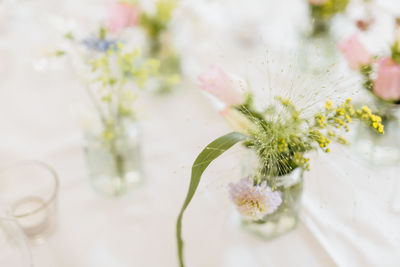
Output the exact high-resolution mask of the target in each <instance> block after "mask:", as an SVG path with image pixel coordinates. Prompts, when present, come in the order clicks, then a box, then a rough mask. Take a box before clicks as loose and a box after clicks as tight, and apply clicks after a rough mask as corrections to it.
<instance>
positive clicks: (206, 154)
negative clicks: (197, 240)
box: [176, 132, 248, 267]
mask: <svg viewBox="0 0 400 267" xmlns="http://www.w3.org/2000/svg"><path fill="white" fill-rule="evenodd" d="M246 139H248V136H246V135H243V134H241V133H237V132H232V133H229V134H226V135H224V136H221V137H219V138H217V139H216V140H214V141H213V142H211V143H210V144H209V145H208V146H207V147H206V148H204V149H203V151H201V153H200V154H199V155H198V156H197V158H196V160H195V161H194V163H193V166H192V177H191V179H190V185H189V190H188V192H187V195H186V199H185V202H184V203H183V206H182V209H181V212H180V213H179V216H178V219H177V222H176V239H177V245H178V257H179V264H180V266H181V267H184V262H183V240H182V217H183V213H184V212H185V210H186V208H187V206H188V205H189V203H190V201H191V200H192V198H193V196H194V193H195V192H196V189H197V187H198V185H199V183H200V179H201V175H202V174H203V172H204V171H205V170H206V169H207V167H208V165H210V163H211V162H212V161H213V160H214V159H216V158H218V157H219V156H220V155H221V154H222V153H224V152H225V151H227V150H228V149H229V148H231V147H232V146H233V145H235V144H236V143H238V142H241V141H245V140H246Z"/></svg>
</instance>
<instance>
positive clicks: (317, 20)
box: [308, 0, 350, 36]
mask: <svg viewBox="0 0 400 267" xmlns="http://www.w3.org/2000/svg"><path fill="white" fill-rule="evenodd" d="M308 2H309V8H310V13H311V18H312V23H313V29H312V32H311V36H316V35H319V34H323V33H326V32H327V31H328V30H329V23H330V21H331V19H332V18H333V16H335V15H336V14H338V13H340V12H343V11H345V9H346V7H347V5H348V4H349V2H350V0H308Z"/></svg>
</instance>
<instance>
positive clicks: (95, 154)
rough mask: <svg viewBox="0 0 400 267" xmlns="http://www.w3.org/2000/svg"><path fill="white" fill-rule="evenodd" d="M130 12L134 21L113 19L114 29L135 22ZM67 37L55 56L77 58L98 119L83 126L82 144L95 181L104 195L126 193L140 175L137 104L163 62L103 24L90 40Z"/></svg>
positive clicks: (133, 15)
mask: <svg viewBox="0 0 400 267" xmlns="http://www.w3.org/2000/svg"><path fill="white" fill-rule="evenodd" d="M130 14H131V15H130V16H131V18H130V19H126V20H124V19H121V21H119V22H114V23H113V24H112V25H111V24H110V25H109V26H110V29H112V30H115V31H116V30H117V29H119V28H120V26H121V25H131V23H133V20H134V19H135V13H132V12H131V13H130ZM64 38H65V39H66V40H68V41H69V42H70V44H71V47H73V48H71V47H70V48H69V49H66V50H59V51H57V52H56V55H57V56H64V55H67V56H70V57H71V58H72V60H73V61H77V62H75V63H76V64H75V65H76V66H75V67H76V68H77V72H78V74H79V75H81V76H82V77H83V78H84V81H85V83H86V86H85V88H86V91H87V93H88V96H89V98H90V100H91V102H92V104H93V106H94V108H95V110H96V113H97V119H96V121H97V122H99V123H91V124H92V125H91V126H90V127H89V129H85V130H86V132H85V146H84V147H85V152H86V159H87V162H88V167H89V173H90V176H91V180H92V184H93V186H94V188H95V189H96V190H97V191H99V192H102V193H104V194H106V195H111V196H119V195H122V194H123V193H125V192H127V191H129V189H131V188H134V187H136V186H137V185H138V183H139V182H140V181H141V179H142V170H141V158H140V131H139V128H138V124H137V116H136V112H135V109H134V107H135V105H136V104H135V102H136V100H137V97H138V93H139V91H140V89H143V88H146V87H147V83H148V81H149V79H152V78H154V77H157V75H158V69H159V65H160V64H159V61H158V60H157V59H153V58H148V57H146V56H143V55H142V53H141V50H140V49H139V48H134V49H131V48H127V47H126V45H125V44H123V43H122V42H121V41H119V40H118V39H113V38H112V37H110V34H109V31H107V29H105V28H104V27H100V29H99V31H98V34H97V35H93V36H90V37H87V38H83V39H80V38H78V37H76V36H75V35H74V34H73V33H71V32H68V33H66V34H65V36H64ZM93 125H96V126H97V127H96V126H93Z"/></svg>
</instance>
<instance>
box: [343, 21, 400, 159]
mask: <svg viewBox="0 0 400 267" xmlns="http://www.w3.org/2000/svg"><path fill="white" fill-rule="evenodd" d="M338 47H339V49H340V50H341V51H342V53H343V55H344V57H345V58H346V60H347V62H348V64H349V66H350V67H351V68H352V69H354V70H357V71H359V73H360V74H361V75H362V77H363V88H364V89H366V90H367V91H368V92H369V93H371V94H372V96H373V99H374V103H375V107H374V109H375V110H374V111H375V112H377V113H378V114H379V115H380V116H381V117H382V120H383V123H384V124H385V125H386V126H387V134H386V135H385V136H379V135H376V134H375V133H374V132H371V131H369V130H368V129H364V128H360V131H359V136H358V140H359V141H360V142H361V143H360V146H361V147H360V149H361V151H360V152H362V153H363V154H364V155H366V156H368V158H369V159H370V160H371V161H372V162H374V163H377V164H380V163H393V162H397V161H398V160H400V135H399V130H400V125H399V118H400V117H399V109H400V108H399V107H400V26H398V28H397V32H396V38H395V41H394V42H393V44H392V45H391V49H390V51H391V53H390V55H389V56H372V55H371V54H370V53H369V52H368V50H367V49H366V48H365V47H364V46H363V44H362V43H361V41H360V40H359V36H358V34H354V35H352V36H351V37H350V38H349V39H348V40H345V41H344V42H341V43H339V45H338ZM361 144H364V145H361Z"/></svg>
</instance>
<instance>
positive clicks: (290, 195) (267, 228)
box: [242, 156, 304, 240]
mask: <svg viewBox="0 0 400 267" xmlns="http://www.w3.org/2000/svg"><path fill="white" fill-rule="evenodd" d="M252 157H253V156H252ZM249 162H253V163H250V164H249ZM257 168H258V167H255V165H254V159H251V158H250V160H248V161H246V164H245V165H244V169H243V170H244V171H243V172H244V173H246V174H249V173H251V175H254V173H256V170H257ZM303 172H304V171H303V170H302V169H301V168H296V169H294V170H292V171H291V172H290V173H288V174H286V175H283V176H279V177H274V179H275V178H276V181H277V183H276V186H277V190H278V191H280V192H281V197H282V204H281V205H280V206H279V207H278V209H277V210H276V211H275V212H273V213H271V214H268V215H266V216H264V218H263V219H261V220H257V221H254V220H246V219H243V218H242V226H243V227H244V229H245V230H247V231H249V232H251V233H253V234H255V235H257V236H258V237H261V238H263V239H266V240H270V239H273V238H276V237H278V236H281V235H283V234H285V233H287V232H290V231H291V230H293V229H295V228H296V226H297V223H298V221H299V210H300V204H301V195H302V193H303ZM266 180H267V181H268V180H271V179H269V178H268V177H267V178H266Z"/></svg>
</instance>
